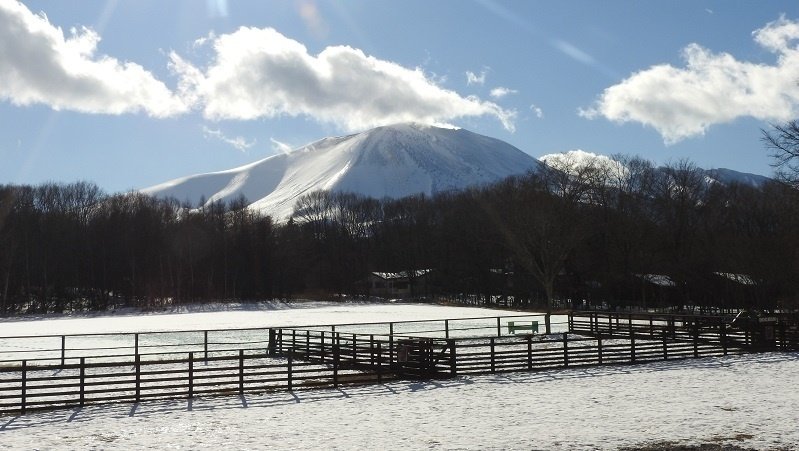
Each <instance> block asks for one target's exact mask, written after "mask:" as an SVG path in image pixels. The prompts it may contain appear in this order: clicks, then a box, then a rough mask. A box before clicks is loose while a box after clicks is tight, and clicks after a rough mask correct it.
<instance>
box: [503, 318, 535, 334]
mask: <svg viewBox="0 0 799 451" xmlns="http://www.w3.org/2000/svg"><path fill="white" fill-rule="evenodd" d="M517 330H529V331H530V333H531V334H537V333H538V321H530V322H524V323H521V324H517V323H515V322H513V321H508V333H509V334H516V331H517Z"/></svg>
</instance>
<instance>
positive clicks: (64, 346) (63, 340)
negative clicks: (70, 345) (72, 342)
mask: <svg viewBox="0 0 799 451" xmlns="http://www.w3.org/2000/svg"><path fill="white" fill-rule="evenodd" d="M66 354H67V336H66V335H62V336H61V366H64V361H65V360H66Z"/></svg>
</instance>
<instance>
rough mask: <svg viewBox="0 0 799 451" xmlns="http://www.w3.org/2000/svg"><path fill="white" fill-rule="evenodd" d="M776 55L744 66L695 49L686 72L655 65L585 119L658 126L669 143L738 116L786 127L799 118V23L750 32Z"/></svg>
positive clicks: (607, 95)
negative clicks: (769, 60) (771, 62)
mask: <svg viewBox="0 0 799 451" xmlns="http://www.w3.org/2000/svg"><path fill="white" fill-rule="evenodd" d="M753 38H754V40H755V42H757V43H758V44H759V45H760V46H761V47H763V48H764V49H766V50H768V51H770V52H772V53H774V54H775V55H776V56H777V62H776V64H774V65H768V64H762V63H751V62H747V61H740V60H738V59H736V58H735V57H734V56H733V55H730V54H728V53H713V52H712V51H710V50H708V49H706V48H704V47H702V46H700V45H699V44H690V45H689V46H687V47H686V48H685V49H684V50H683V59H684V60H685V66H684V67H674V66H672V65H670V64H661V65H657V66H652V67H650V68H649V69H645V70H642V71H640V72H636V73H634V74H632V75H631V76H630V77H628V78H627V79H625V80H623V81H622V82H621V83H619V84H616V85H614V86H611V87H609V88H607V89H605V91H604V92H603V93H602V94H601V95H600V96H599V99H598V100H597V101H596V102H595V104H594V105H593V106H591V107H589V108H586V109H582V110H579V114H580V115H582V116H583V117H586V118H589V119H593V118H596V117H604V118H606V119H608V120H611V121H614V122H618V123H626V122H638V123H641V124H644V125H646V126H650V127H653V128H654V129H655V130H657V131H658V132H659V133H660V135H661V136H662V137H663V140H664V141H665V142H666V143H667V144H672V143H676V142H679V141H681V140H683V139H686V138H689V137H693V136H698V135H702V134H704V133H705V132H706V131H707V129H708V128H709V127H711V126H712V125H715V124H722V123H726V122H731V121H733V120H735V119H737V118H740V117H753V118H756V119H761V120H768V121H784V120H788V119H791V118H795V117H797V115H799V86H797V82H796V81H797V80H798V79H799V48H797V41H799V22H797V21H791V20H788V19H786V18H785V17H781V18H780V19H778V20H776V21H774V22H770V23H768V24H766V26H764V27H763V28H761V29H759V30H756V31H755V32H754V33H753Z"/></svg>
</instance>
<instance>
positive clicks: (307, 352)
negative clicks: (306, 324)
mask: <svg viewBox="0 0 799 451" xmlns="http://www.w3.org/2000/svg"><path fill="white" fill-rule="evenodd" d="M310 355H311V331H310V330H306V331H305V358H308V357H309V356H310Z"/></svg>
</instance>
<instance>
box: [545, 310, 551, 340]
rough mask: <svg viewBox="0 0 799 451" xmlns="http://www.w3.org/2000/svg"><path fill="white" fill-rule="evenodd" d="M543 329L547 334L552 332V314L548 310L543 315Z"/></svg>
mask: <svg viewBox="0 0 799 451" xmlns="http://www.w3.org/2000/svg"><path fill="white" fill-rule="evenodd" d="M544 330H545V331H546V334H547V335H549V334H551V333H552V314H551V313H549V312H547V313H546V314H545V315H544Z"/></svg>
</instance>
